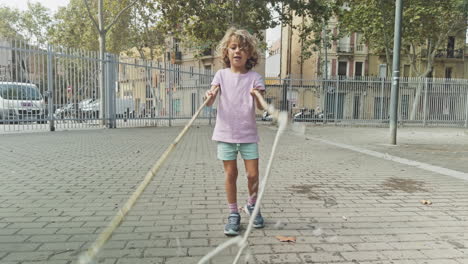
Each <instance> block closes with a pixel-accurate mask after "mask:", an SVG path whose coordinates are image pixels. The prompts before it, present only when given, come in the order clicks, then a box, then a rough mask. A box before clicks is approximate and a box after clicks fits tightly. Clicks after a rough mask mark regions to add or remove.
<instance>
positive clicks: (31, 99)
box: [0, 82, 46, 123]
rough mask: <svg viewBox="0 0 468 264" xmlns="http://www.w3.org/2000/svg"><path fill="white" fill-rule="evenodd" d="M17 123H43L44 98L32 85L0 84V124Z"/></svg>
mask: <svg viewBox="0 0 468 264" xmlns="http://www.w3.org/2000/svg"><path fill="white" fill-rule="evenodd" d="M10 120H11V121H10ZM19 121H30V122H33V121H37V122H38V123H45V122H46V121H45V103H44V98H43V97H42V95H41V92H40V91H39V89H38V88H37V86H36V85H34V84H31V83H19V82H0V123H11V122H19Z"/></svg>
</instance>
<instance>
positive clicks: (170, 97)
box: [168, 64, 175, 126]
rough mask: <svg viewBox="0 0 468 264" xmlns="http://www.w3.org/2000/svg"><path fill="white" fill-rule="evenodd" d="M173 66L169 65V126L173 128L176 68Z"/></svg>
mask: <svg viewBox="0 0 468 264" xmlns="http://www.w3.org/2000/svg"><path fill="white" fill-rule="evenodd" d="M172 66H173V65H172V64H169V78H168V79H169V87H168V88H169V126H172V118H173V116H172V115H173V113H172V111H173V107H174V106H173V102H172V89H173V87H172V85H174V80H173V77H174V75H175V74H174V72H173V71H172V70H173V69H174V68H173V67H172Z"/></svg>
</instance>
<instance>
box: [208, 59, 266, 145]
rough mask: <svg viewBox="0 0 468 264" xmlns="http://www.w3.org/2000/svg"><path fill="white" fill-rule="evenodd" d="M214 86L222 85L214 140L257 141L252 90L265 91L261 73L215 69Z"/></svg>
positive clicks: (232, 141)
mask: <svg viewBox="0 0 468 264" xmlns="http://www.w3.org/2000/svg"><path fill="white" fill-rule="evenodd" d="M211 85H219V86H220V88H221V89H220V91H219V93H218V98H219V99H218V100H219V101H218V114H217V117H216V126H215V128H214V132H213V138H212V139H213V140H216V141H222V142H227V143H256V142H258V140H259V138H258V133H257V123H256V121H255V99H254V97H253V96H252V95H251V94H250V89H252V88H258V89H259V90H265V84H264V83H263V78H262V76H261V75H260V74H258V73H256V72H254V71H248V72H247V73H244V74H241V73H233V72H232V71H231V69H230V68H225V69H222V70H219V71H218V72H216V74H215V76H214V78H213V81H212V82H211Z"/></svg>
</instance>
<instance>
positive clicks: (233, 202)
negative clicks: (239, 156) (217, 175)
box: [223, 160, 238, 213]
mask: <svg viewBox="0 0 468 264" xmlns="http://www.w3.org/2000/svg"><path fill="white" fill-rule="evenodd" d="M223 165H224V173H225V174H226V180H225V187H226V196H227V200H228V203H229V206H230V207H231V206H235V207H236V208H235V210H234V208H229V209H230V210H231V213H232V212H233V211H237V175H238V171H237V160H223Z"/></svg>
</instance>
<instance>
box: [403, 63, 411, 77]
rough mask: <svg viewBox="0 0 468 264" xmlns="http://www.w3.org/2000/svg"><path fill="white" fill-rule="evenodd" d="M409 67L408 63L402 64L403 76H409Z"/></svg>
mask: <svg viewBox="0 0 468 264" xmlns="http://www.w3.org/2000/svg"><path fill="white" fill-rule="evenodd" d="M410 69H411V67H410V65H408V64H405V65H404V66H403V77H409V76H410Z"/></svg>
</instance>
